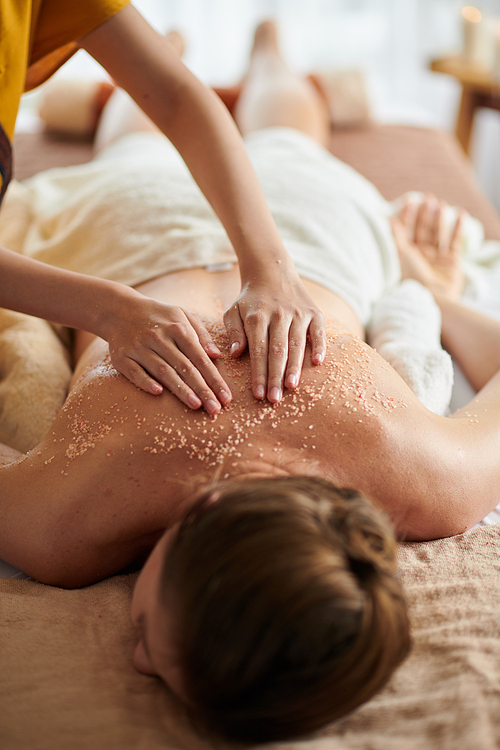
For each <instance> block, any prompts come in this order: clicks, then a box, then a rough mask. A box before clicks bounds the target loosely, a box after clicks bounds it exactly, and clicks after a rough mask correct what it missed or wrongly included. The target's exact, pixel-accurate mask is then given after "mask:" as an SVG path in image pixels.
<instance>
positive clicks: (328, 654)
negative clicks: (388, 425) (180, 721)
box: [132, 477, 410, 743]
mask: <svg viewBox="0 0 500 750" xmlns="http://www.w3.org/2000/svg"><path fill="white" fill-rule="evenodd" d="M395 547H396V545H395V541H394V537H393V534H392V531H391V529H390V526H389V525H388V524H387V522H386V521H385V520H384V518H383V516H382V515H381V514H380V513H379V512H378V511H376V510H375V509H374V508H373V506H372V505H371V504H370V503H369V502H368V501H367V500H366V499H365V498H364V497H363V496H362V495H360V494H359V493H357V492H354V491H349V490H338V489H337V488H335V487H334V486H333V485H331V484H330V483H328V482H325V481H322V480H317V479H312V478H310V477H297V478H278V479H277V478H274V479H257V480H249V481H248V482H245V483H244V484H242V483H241V482H233V483H231V484H229V485H228V484H227V483H223V484H221V485H220V486H219V487H214V488H213V489H212V490H209V491H207V492H205V493H203V494H202V495H201V496H199V497H198V499H197V500H196V502H195V504H194V506H193V507H192V509H191V511H190V512H189V514H188V515H187V516H186V518H185V519H183V520H182V521H181V522H180V523H179V524H177V525H176V526H174V527H173V528H172V529H170V530H169V531H167V532H166V533H165V534H164V536H163V537H162V538H161V540H160V541H159V542H158V544H157V545H156V547H155V549H154V551H153V552H152V553H151V555H150V557H149V559H148V561H147V562H146V564H145V566H144V568H143V570H142V572H141V574H140V576H139V579H138V581H137V584H136V587H135V590H134V595H133V600H132V620H133V622H134V624H135V625H136V626H137V628H138V631H139V641H138V643H137V646H136V649H135V652H134V666H135V667H136V668H137V669H138V670H139V671H141V672H145V673H146V674H151V675H157V676H159V677H161V678H162V679H163V680H164V681H165V683H166V684H167V685H168V686H169V687H170V689H171V690H172V691H173V692H174V693H175V694H176V695H177V696H179V697H180V698H181V700H182V701H183V702H184V703H185V704H186V706H187V707H188V710H189V713H190V715H191V716H192V718H193V721H194V722H195V724H198V725H201V726H202V727H203V728H205V729H208V730H211V731H212V732H215V733H216V734H218V735H221V736H223V737H224V738H226V739H228V740H233V741H238V742H251V743H254V742H269V741H273V740H283V739H288V738H294V737H298V736H301V735H304V734H308V733H310V732H312V731H314V730H316V729H318V728H320V727H322V726H324V725H325V724H327V723H329V722H331V721H334V720H335V719H338V718H340V717H341V716H344V715H345V714H346V713H348V712H349V711H351V710H353V709H354V708H356V707H357V706H358V705H360V704H361V703H363V702H364V701H366V700H368V699H369V698H370V697H371V696H372V695H373V694H374V693H375V692H377V690H378V689H379V688H381V687H382V686H383V685H384V684H385V682H386V681H387V680H388V678H389V676H390V675H391V674H392V672H393V670H394V669H395V668H396V667H397V666H398V664H399V663H400V662H401V661H402V660H403V659H404V658H405V656H406V654H407V653H408V650H409V645H410V640H409V624H408V617H407V612H406V603H405V600H404V596H403V591H402V588H401V584H400V582H399V580H398V579H397V578H396V561H395Z"/></svg>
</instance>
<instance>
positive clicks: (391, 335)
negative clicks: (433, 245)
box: [368, 279, 453, 415]
mask: <svg viewBox="0 0 500 750" xmlns="http://www.w3.org/2000/svg"><path fill="white" fill-rule="evenodd" d="M440 336H441V314H440V312H439V308H438V306H437V305H436V303H435V302H434V298H433V296H432V294H431V293H430V292H429V291H428V290H427V289H425V288H424V287H423V286H422V285H421V284H419V282H418V281H413V280H411V279H407V280H406V281H403V282H402V283H401V284H398V285H397V286H395V287H393V288H392V289H391V290H389V291H388V292H386V293H385V294H384V295H383V296H382V297H381V298H380V299H379V300H378V302H377V303H376V304H375V306H374V309H373V313H372V317H371V321H370V325H369V330H368V343H369V344H370V346H372V347H373V348H374V349H376V350H377V351H378V353H379V354H380V355H381V356H382V357H384V359H386V360H387V361H388V362H389V364H390V365H392V367H394V369H395V370H396V372H397V373H398V374H399V375H400V376H401V377H402V378H403V380H404V381H405V382H406V383H407V384H408V385H409V386H410V388H411V389H412V391H413V392H414V393H415V395H416V396H417V398H418V399H419V400H420V401H421V402H422V403H423V405H424V406H425V407H427V409H429V410H430V411H432V412H434V413H436V414H442V415H443V414H446V412H447V410H448V405H449V402H450V398H451V392H452V388H453V364H452V360H451V357H450V355H449V354H448V353H447V352H445V351H444V350H443V349H442V347H441V341H440Z"/></svg>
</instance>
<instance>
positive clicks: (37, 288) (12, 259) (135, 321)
mask: <svg viewBox="0 0 500 750" xmlns="http://www.w3.org/2000/svg"><path fill="white" fill-rule="evenodd" d="M0 273H1V279H2V281H1V284H0V307H5V308H8V309H10V310H16V311H17V312H22V313H26V314H28V315H36V316H37V317H39V318H44V319H45V320H50V321H52V322H54V323H61V324H62V325H65V326H69V327H71V328H79V329H81V330H85V331H90V332H91V333H94V334H96V335H97V336H100V337H101V338H103V339H105V340H106V341H108V343H109V350H110V355H111V361H112V363H113V365H114V366H115V367H116V369H117V370H118V371H119V372H121V373H122V375H125V377H127V378H128V379H129V380H131V381H132V383H134V385H136V386H138V387H139V388H142V389H143V390H144V391H147V392H148V393H152V394H153V395H159V394H160V393H161V392H162V390H163V386H165V387H166V388H168V389H169V390H170V391H172V393H174V394H175V395H176V396H177V397H178V398H179V399H180V400H181V401H182V402H183V403H184V404H186V406H188V407H189V408H191V409H198V408H199V407H200V406H201V405H202V404H203V405H204V407H205V409H206V410H207V411H208V413H209V414H215V413H217V412H219V411H220V408H221V404H222V405H224V404H227V403H228V402H229V401H230V400H231V392H230V389H229V387H228V386H227V384H226V383H225V381H224V380H223V378H222V377H221V375H220V373H219V371H218V370H217V368H216V367H215V365H214V363H213V362H212V361H211V359H210V358H211V357H218V356H220V352H219V350H218V349H217V347H216V346H215V344H214V343H213V341H212V339H211V337H210V335H209V333H208V331H207V330H206V329H205V327H204V326H203V325H202V323H201V321H200V320H199V319H198V318H197V316H196V315H194V314H193V313H190V312H187V311H185V310H183V309H181V308H180V307H176V306H173V305H165V304H163V303H162V302H158V301H157V300H153V299H149V298H148V297H145V296H144V295H142V294H139V292H136V291H134V290H133V289H130V288H129V287H126V286H123V285H122V284H117V283H115V282H112V281H107V280H105V279H98V278H95V277H94V276H86V275H84V274H80V273H73V272H71V271H66V270H63V269H61V268H55V267H54V266H49V265H47V264H46V263H39V262H38V261H36V260H33V259H31V258H26V257H24V256H22V255H19V254H18V253H14V252H12V251H10V250H7V249H5V248H1V247H0ZM160 384H161V385H160Z"/></svg>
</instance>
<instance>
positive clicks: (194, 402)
mask: <svg viewBox="0 0 500 750" xmlns="http://www.w3.org/2000/svg"><path fill="white" fill-rule="evenodd" d="M187 402H188V406H189V408H190V409H199V408H200V406H201V400H200V399H199V398H198V396H195V395H194V393H190V394H189V395H188V397H187Z"/></svg>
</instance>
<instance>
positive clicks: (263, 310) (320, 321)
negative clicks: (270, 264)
mask: <svg viewBox="0 0 500 750" xmlns="http://www.w3.org/2000/svg"><path fill="white" fill-rule="evenodd" d="M224 323H225V325H226V329H227V332H228V335H229V345H230V351H231V356H232V357H239V356H240V354H242V352H243V351H244V350H245V348H246V347H247V345H248V349H249V352H250V363H251V371H252V373H251V376H252V392H253V395H254V396H255V398H258V399H262V398H264V397H265V396H266V394H267V398H268V400H269V401H270V402H271V403H278V402H279V401H281V399H282V397H283V384H284V386H285V387H286V388H289V389H294V388H296V387H297V385H298V384H299V380H300V374H301V370H302V364H303V360H304V351H305V348H306V341H307V338H308V336H309V339H310V341H311V361H312V363H313V364H314V365H319V364H321V363H322V362H323V361H324V359H325V354H326V334H325V320H324V317H323V313H322V312H321V311H320V310H319V309H318V307H316V305H315V304H314V302H313V300H312V299H311V297H310V296H309V294H308V293H307V291H306V289H305V288H304V285H303V284H302V282H301V280H300V278H299V276H298V274H297V273H296V271H295V269H294V268H293V266H291V267H288V269H287V270H283V271H282V272H280V273H279V274H278V273H275V274H274V275H272V274H269V273H267V274H266V275H264V276H261V277H259V276H254V277H253V278H252V279H251V280H249V281H246V282H245V281H243V283H242V290H241V294H240V295H239V296H238V298H237V299H236V300H235V302H234V303H233V304H232V305H231V307H230V308H229V309H228V310H227V311H226V313H225V315H224Z"/></svg>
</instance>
